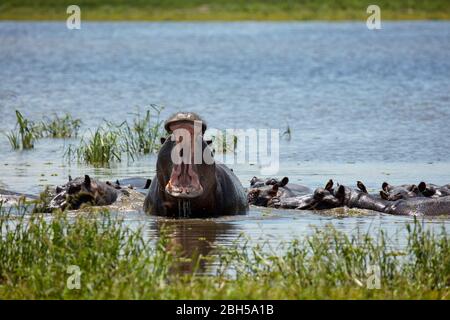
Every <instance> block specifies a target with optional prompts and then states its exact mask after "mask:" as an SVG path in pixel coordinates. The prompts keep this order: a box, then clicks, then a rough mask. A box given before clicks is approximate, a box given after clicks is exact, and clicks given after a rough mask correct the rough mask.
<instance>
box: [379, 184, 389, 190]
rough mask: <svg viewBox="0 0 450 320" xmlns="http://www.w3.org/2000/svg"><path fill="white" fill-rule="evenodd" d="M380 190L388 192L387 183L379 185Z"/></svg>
mask: <svg viewBox="0 0 450 320" xmlns="http://www.w3.org/2000/svg"><path fill="white" fill-rule="evenodd" d="M381 189H383V190H384V191H388V189H389V183H387V182H383V184H382V185H381Z"/></svg>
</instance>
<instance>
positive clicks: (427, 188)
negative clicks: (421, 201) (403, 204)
mask: <svg viewBox="0 0 450 320" xmlns="http://www.w3.org/2000/svg"><path fill="white" fill-rule="evenodd" d="M418 189H419V191H420V192H421V193H422V194H423V195H424V196H425V197H431V198H439V197H446V196H450V184H446V185H443V186H437V185H435V184H432V183H425V182H421V183H419V186H418Z"/></svg>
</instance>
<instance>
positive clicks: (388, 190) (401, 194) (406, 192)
mask: <svg viewBox="0 0 450 320" xmlns="http://www.w3.org/2000/svg"><path fill="white" fill-rule="evenodd" d="M381 189H382V190H381V191H380V196H381V198H383V199H384V200H389V201H396V200H399V199H410V198H415V197H418V196H421V194H420V192H419V188H418V187H417V186H416V185H415V184H404V185H400V186H392V185H390V184H389V183H387V182H383V184H382V186H381Z"/></svg>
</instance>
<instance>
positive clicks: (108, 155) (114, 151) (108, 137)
mask: <svg viewBox="0 0 450 320" xmlns="http://www.w3.org/2000/svg"><path fill="white" fill-rule="evenodd" d="M64 156H65V157H66V158H67V159H69V160H71V159H73V158H76V159H77V161H78V162H84V163H87V164H91V165H94V166H107V165H109V164H110V162H112V161H119V162H120V161H121V159H122V158H121V149H120V136H119V134H118V133H117V132H115V131H109V130H108V129H107V128H103V127H99V128H97V129H96V130H95V131H94V132H93V133H92V132H91V135H90V136H88V137H87V138H85V137H83V138H82V139H81V140H80V143H79V145H78V146H74V145H69V147H68V149H67V150H66V152H65V154H64Z"/></svg>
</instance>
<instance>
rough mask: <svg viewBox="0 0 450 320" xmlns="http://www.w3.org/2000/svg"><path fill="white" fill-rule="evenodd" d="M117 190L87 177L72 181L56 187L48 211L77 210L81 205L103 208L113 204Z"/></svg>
mask: <svg viewBox="0 0 450 320" xmlns="http://www.w3.org/2000/svg"><path fill="white" fill-rule="evenodd" d="M119 193H120V191H119V189H117V188H116V187H115V186H114V185H112V184H111V183H106V182H101V181H98V180H95V179H91V178H90V177H89V176H88V175H85V176H84V177H79V178H75V179H72V178H71V177H69V182H67V183H66V184H64V185H62V186H57V187H56V195H55V196H54V197H53V198H52V199H51V201H50V205H49V209H50V210H53V209H61V210H65V209H68V210H77V209H79V208H80V207H81V206H82V205H84V204H87V205H92V206H105V205H110V204H112V203H114V202H115V201H116V200H117V197H118V196H119Z"/></svg>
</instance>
